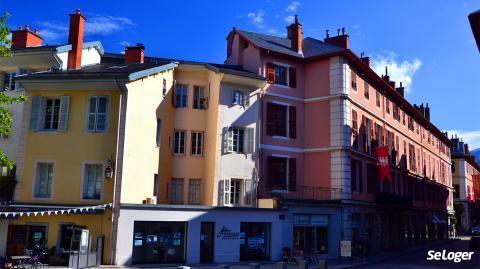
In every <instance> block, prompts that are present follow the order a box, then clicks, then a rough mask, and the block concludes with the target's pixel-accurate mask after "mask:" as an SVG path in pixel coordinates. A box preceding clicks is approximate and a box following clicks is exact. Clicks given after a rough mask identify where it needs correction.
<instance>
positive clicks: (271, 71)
mask: <svg viewBox="0 0 480 269" xmlns="http://www.w3.org/2000/svg"><path fill="white" fill-rule="evenodd" d="M267 82H268V83H270V84H272V83H274V82H275V65H274V64H273V63H267Z"/></svg>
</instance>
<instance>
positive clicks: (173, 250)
mask: <svg viewBox="0 0 480 269" xmlns="http://www.w3.org/2000/svg"><path fill="white" fill-rule="evenodd" d="M186 228H187V224H186V223H185V222H177V221H170V222H163V221H135V223H134V228H133V252H132V263H134V264H148V263H149V264H155V263H184V262H185V260H186V259H185V254H186Z"/></svg>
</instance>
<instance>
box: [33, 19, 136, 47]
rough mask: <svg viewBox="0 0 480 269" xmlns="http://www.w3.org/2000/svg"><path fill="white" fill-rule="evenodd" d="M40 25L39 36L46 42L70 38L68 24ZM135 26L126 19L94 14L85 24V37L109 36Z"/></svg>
mask: <svg viewBox="0 0 480 269" xmlns="http://www.w3.org/2000/svg"><path fill="white" fill-rule="evenodd" d="M38 25H39V27H38V28H39V34H40V36H41V37H42V38H43V39H44V40H45V41H58V40H59V39H62V38H67V37H68V24H64V23H60V22H48V21H42V22H39V23H38ZM133 25H135V24H134V23H133V21H132V20H131V19H129V18H126V17H115V16H110V15H98V14H92V15H89V16H88V18H87V21H86V22H85V35H90V34H93V35H94V34H98V35H108V34H111V33H114V32H118V31H121V30H124V29H126V28H128V27H131V26H133Z"/></svg>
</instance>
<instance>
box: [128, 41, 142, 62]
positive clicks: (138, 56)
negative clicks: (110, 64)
mask: <svg viewBox="0 0 480 269" xmlns="http://www.w3.org/2000/svg"><path fill="white" fill-rule="evenodd" d="M144 58H145V46H144V45H143V44H141V43H137V45H136V46H129V47H126V48H125V63H143V61H144Z"/></svg>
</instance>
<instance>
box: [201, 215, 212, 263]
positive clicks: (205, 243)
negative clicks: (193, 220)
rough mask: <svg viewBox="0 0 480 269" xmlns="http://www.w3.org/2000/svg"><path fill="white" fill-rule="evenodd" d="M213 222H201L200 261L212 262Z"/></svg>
mask: <svg viewBox="0 0 480 269" xmlns="http://www.w3.org/2000/svg"><path fill="white" fill-rule="evenodd" d="M214 232H215V223H214V222H202V224H201V228H200V262H201V263H213V253H214V248H213V247H214Z"/></svg>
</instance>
